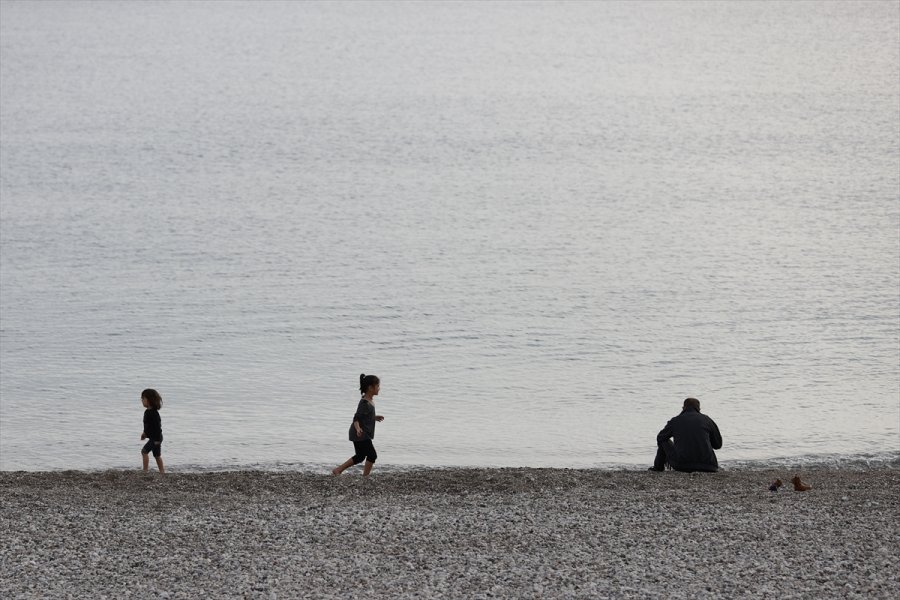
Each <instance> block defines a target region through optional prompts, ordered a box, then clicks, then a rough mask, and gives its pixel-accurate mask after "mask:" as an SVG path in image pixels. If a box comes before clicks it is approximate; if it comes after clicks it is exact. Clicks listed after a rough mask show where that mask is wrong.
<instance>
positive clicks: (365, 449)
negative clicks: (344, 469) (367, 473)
mask: <svg viewBox="0 0 900 600" xmlns="http://www.w3.org/2000/svg"><path fill="white" fill-rule="evenodd" d="M353 449H354V450H355V451H356V453H355V454H354V455H353V459H352V460H353V464H354V465H358V464H359V463H361V462H362V461H363V460H367V461H369V462H371V463H373V462H375V460H376V459H377V458H378V453H377V452H375V446H374V445H373V444H372V440H363V441H361V442H356V441H354V442H353Z"/></svg>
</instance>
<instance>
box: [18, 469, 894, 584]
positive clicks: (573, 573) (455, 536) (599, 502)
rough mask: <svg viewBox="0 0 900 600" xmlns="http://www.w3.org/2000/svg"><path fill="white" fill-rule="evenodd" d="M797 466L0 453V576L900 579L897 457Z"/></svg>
mask: <svg viewBox="0 0 900 600" xmlns="http://www.w3.org/2000/svg"><path fill="white" fill-rule="evenodd" d="M797 471H799V473H800V474H801V477H802V478H803V480H804V481H805V482H806V483H808V484H810V485H812V486H813V488H812V490H810V491H808V492H794V491H792V490H791V489H790V487H791V485H790V483H789V482H788V479H790V477H791V475H792V474H793V471H791V470H787V469H785V468H752V469H728V470H723V471H720V472H719V473H694V474H687V473H676V472H671V471H669V472H665V473H651V472H648V471H641V470H632V469H621V470H602V469H538V468H504V469H482V468H432V469H423V470H415V471H413V470H409V471H396V472H391V471H382V472H381V473H379V472H378V471H376V472H375V473H374V474H373V476H372V477H370V478H368V479H366V478H363V477H362V476H360V475H359V474H357V473H353V474H349V473H348V474H345V475H342V476H340V477H332V476H330V475H325V474H314V473H302V472H267V471H253V470H249V471H248V470H244V471H214V472H201V473H183V472H172V473H168V474H166V475H165V476H160V475H159V474H158V473H155V472H153V471H151V472H150V473H147V474H145V473H142V472H140V471H117V470H115V471H114V470H110V471H101V472H79V471H58V472H28V471H16V472H12V471H4V472H0V531H2V537H3V540H4V543H3V544H2V547H0V565H2V570H0V594H2V595H3V597H8V598H20V597H21V598H29V597H65V596H68V595H74V596H76V597H87V596H92V597H97V596H103V595H106V596H111V597H127V596H134V597H147V596H148V595H149V596H150V597H163V598H189V597H196V596H197V595H200V594H209V595H217V596H221V597H253V598H278V597H281V598H292V597H317V598H346V597H347V596H348V595H350V596H356V595H366V596H370V597H375V598H388V597H390V598H398V597H399V598H411V597H464V598H487V597H505V598H556V597H559V598H563V597H583V598H604V597H611V598H612V597H615V598H622V597H629V598H630V597H633V598H642V597H648V596H668V595H673V594H675V595H679V596H697V597H709V598H717V597H722V598H725V597H734V596H741V597H764V596H772V595H778V596H779V597H788V598H822V597H859V598H862V597H866V598H882V597H883V598H888V597H897V596H898V595H900V557H898V552H897V550H898V546H897V544H898V543H897V540H898V539H900V535H898V534H900V470H898V469H896V468H893V467H884V466H881V467H874V468H858V469H846V468H842V469H835V468H828V467H801V468H799V469H797ZM776 477H778V478H781V479H782V481H783V482H784V484H785V486H784V487H783V488H781V490H780V491H779V492H775V493H773V492H770V491H768V485H769V484H770V483H771V481H772V480H773V479H775V478H776Z"/></svg>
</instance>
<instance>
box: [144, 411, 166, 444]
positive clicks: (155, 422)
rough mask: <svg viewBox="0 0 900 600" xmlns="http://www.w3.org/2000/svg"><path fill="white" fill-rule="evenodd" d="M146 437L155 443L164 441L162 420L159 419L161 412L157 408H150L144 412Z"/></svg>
mask: <svg viewBox="0 0 900 600" xmlns="http://www.w3.org/2000/svg"><path fill="white" fill-rule="evenodd" d="M144 435H146V436H147V437H148V438H150V439H151V440H153V441H154V442H161V441H163V434H162V419H160V417H159V411H158V410H156V409H155V408H148V409H147V410H145V411H144Z"/></svg>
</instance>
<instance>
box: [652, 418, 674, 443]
mask: <svg viewBox="0 0 900 600" xmlns="http://www.w3.org/2000/svg"><path fill="white" fill-rule="evenodd" d="M672 435H673V432H672V421H671V420H669V422H668V423H666V426H665V427H663V428H662V431H660V432H659V433H658V434H656V443H657V444H659V443H661V442H665V441H666V440H669V439H671V438H672Z"/></svg>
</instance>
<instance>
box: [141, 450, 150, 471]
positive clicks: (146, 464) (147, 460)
mask: <svg viewBox="0 0 900 600" xmlns="http://www.w3.org/2000/svg"><path fill="white" fill-rule="evenodd" d="M141 461H142V462H143V463H144V470H145V471H146V470H147V469H149V468H150V455H149V454H147V453H146V452H141Z"/></svg>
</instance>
